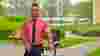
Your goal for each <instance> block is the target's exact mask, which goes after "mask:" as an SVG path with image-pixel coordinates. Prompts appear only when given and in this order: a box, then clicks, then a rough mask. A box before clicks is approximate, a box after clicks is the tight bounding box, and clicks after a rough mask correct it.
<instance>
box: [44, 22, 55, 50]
mask: <svg viewBox="0 0 100 56" xmlns="http://www.w3.org/2000/svg"><path fill="white" fill-rule="evenodd" d="M44 29H45V32H47V36H48V47H49V50H50V51H52V50H53V49H54V45H53V38H52V33H51V31H50V28H49V27H48V25H47V24H45V27H44Z"/></svg>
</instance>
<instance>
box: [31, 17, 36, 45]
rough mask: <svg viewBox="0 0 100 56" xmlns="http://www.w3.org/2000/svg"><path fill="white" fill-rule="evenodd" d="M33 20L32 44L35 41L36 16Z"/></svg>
mask: <svg viewBox="0 0 100 56" xmlns="http://www.w3.org/2000/svg"><path fill="white" fill-rule="evenodd" d="M32 22H33V25H32V26H33V27H32V46H33V45H34V43H35V32H36V18H35V19H33V20H32Z"/></svg>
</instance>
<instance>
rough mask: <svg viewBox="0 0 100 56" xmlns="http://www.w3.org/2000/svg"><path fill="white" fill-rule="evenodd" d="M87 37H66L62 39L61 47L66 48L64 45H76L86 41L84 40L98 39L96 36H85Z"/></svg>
mask: <svg viewBox="0 0 100 56" xmlns="http://www.w3.org/2000/svg"><path fill="white" fill-rule="evenodd" d="M83 38H85V37H80V38H65V39H62V40H61V41H60V47H61V48H64V47H69V46H73V45H76V44H81V43H84V42H90V41H94V42H95V41H96V38H95V37H89V38H85V39H83Z"/></svg>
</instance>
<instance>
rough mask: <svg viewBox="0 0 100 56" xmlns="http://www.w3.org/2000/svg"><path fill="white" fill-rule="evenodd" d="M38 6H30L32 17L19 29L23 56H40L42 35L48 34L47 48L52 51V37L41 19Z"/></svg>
mask: <svg viewBox="0 0 100 56" xmlns="http://www.w3.org/2000/svg"><path fill="white" fill-rule="evenodd" d="M41 16H42V15H41V13H40V10H39V6H38V4H36V3H34V4H32V17H30V18H28V19H27V20H26V22H25V23H24V25H23V27H22V28H21V29H22V30H21V33H20V34H21V37H22V40H23V43H24V45H25V50H26V53H25V55H24V56H41V51H40V49H41V48H42V46H43V40H44V37H43V36H44V35H45V34H44V33H46V32H47V33H48V35H49V36H48V37H49V38H48V39H49V47H50V50H52V49H53V44H52V37H51V34H50V33H49V28H48V25H47V23H46V22H44V21H43V20H41V19H42V17H41Z"/></svg>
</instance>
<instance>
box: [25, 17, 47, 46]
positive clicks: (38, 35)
mask: <svg viewBox="0 0 100 56" xmlns="http://www.w3.org/2000/svg"><path fill="white" fill-rule="evenodd" d="M32 26H33V21H29V22H27V23H25V26H24V38H25V39H27V40H26V42H28V43H29V44H30V45H31V44H32V30H33V28H32ZM43 31H44V32H48V24H47V23H46V22H45V21H43V20H41V17H39V18H37V20H36V24H35V42H36V43H38V44H40V43H41V44H42V43H43V39H44V37H43V35H44V33H43Z"/></svg>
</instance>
